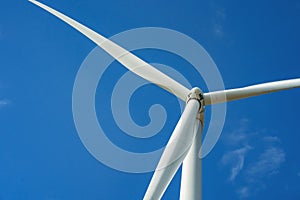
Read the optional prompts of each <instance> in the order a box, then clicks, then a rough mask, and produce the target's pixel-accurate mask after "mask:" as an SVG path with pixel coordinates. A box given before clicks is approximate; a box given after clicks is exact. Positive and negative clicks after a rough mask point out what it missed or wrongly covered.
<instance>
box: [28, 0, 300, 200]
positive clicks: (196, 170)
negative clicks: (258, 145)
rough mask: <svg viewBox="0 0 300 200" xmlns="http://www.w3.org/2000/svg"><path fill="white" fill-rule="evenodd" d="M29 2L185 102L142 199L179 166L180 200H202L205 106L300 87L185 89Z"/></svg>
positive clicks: (153, 195) (153, 198) (161, 188)
mask: <svg viewBox="0 0 300 200" xmlns="http://www.w3.org/2000/svg"><path fill="white" fill-rule="evenodd" d="M29 1H30V2H32V3H34V4H35V5H37V6H39V7H41V8H43V9H45V10H46V11H48V12H49V13H51V14H53V15H55V16H56V17H58V18H59V19H61V20H62V21H64V22H66V23H67V24H69V25H70V26H72V27H73V28H75V29H76V30H78V31H79V32H81V33H82V34H83V35H85V36H86V37H88V38H89V39H90V40H92V41H93V42H94V43H96V44H97V45H98V46H99V47H101V48H102V49H103V50H105V51H106V52H107V53H108V54H110V55H111V56H112V57H113V58H115V59H116V60H117V61H118V62H120V63H121V64H122V65H124V66H125V67H126V68H128V69H129V70H130V71H132V72H133V73H135V74H136V75H138V76H140V77H142V78H144V79H146V80H148V81H149V82H151V83H154V84H156V85H158V86H159V87H161V88H163V89H165V90H167V91H168V92H170V93H172V94H174V95H175V96H177V97H178V98H180V99H181V100H183V101H185V102H186V107H185V109H184V112H183V114H182V115H181V117H180V119H179V121H178V124H177V125H176V127H175V129H174V131H173V133H172V135H171V137H170V139H169V141H168V144H167V146H166V148H165V150H164V152H163V154H162V156H161V158H160V161H159V163H158V165H157V168H156V170H155V171H154V174H153V176H152V179H151V181H150V184H149V187H148V189H147V191H146V193H145V196H144V200H159V199H161V197H162V196H163V194H164V192H165V190H166V188H167V187H168V185H169V183H170V182H171V180H172V178H173V176H174V175H175V173H176V172H177V170H178V168H179V167H180V165H181V164H182V163H183V168H182V178H181V189H180V199H181V200H201V199H202V167H201V158H200V157H199V155H198V151H199V149H200V147H201V142H202V131H203V126H204V120H203V119H204V107H205V106H208V105H212V104H217V103H225V102H228V101H233V100H238V99H244V98H248V97H252V96H258V95H262V94H267V93H271V92H277V91H281V90H287V89H292V88H298V87H300V78H297V79H290V80H283V81H276V82H269V83H264V84H258V85H253V86H248V87H243V88H236V89H228V90H223V91H215V92H208V93H203V92H202V91H201V90H200V89H199V88H197V87H196V88H193V89H188V88H186V87H185V86H183V85H182V84H180V83H178V82H177V81H175V80H173V79H172V78H170V77H169V76H167V75H165V74H164V73H162V72H160V71H159V70H157V69H156V68H154V67H153V66H151V65H150V64H148V63H146V62H145V61H143V60H142V59H140V58H138V57H137V56H135V55H134V54H132V53H130V52H129V51H127V50H126V49H124V48H122V47H120V46H119V45H117V44H116V43H114V42H112V41H110V40H109V39H107V38H105V37H104V36H102V35H100V34H98V33H96V32H95V31H93V30H91V29H89V28H88V27H86V26H84V25H82V24H80V23H78V22H76V21H75V20H73V19H71V18H70V17H68V16H66V15H64V14H62V13H60V12H58V11H56V10H54V9H52V8H50V7H48V6H46V5H44V4H42V3H40V2H38V1H35V0H29Z"/></svg>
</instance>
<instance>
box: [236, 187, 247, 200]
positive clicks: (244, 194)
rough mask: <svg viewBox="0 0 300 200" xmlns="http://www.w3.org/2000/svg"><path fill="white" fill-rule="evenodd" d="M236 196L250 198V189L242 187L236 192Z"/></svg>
mask: <svg viewBox="0 0 300 200" xmlns="http://www.w3.org/2000/svg"><path fill="white" fill-rule="evenodd" d="M237 194H238V195H239V197H240V198H247V197H249V196H250V189H249V188H248V187H242V188H241V189H239V190H237Z"/></svg>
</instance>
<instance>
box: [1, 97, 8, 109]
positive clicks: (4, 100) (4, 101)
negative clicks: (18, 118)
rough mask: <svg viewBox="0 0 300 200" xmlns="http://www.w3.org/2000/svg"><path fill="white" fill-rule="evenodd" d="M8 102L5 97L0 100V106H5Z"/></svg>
mask: <svg viewBox="0 0 300 200" xmlns="http://www.w3.org/2000/svg"><path fill="white" fill-rule="evenodd" d="M9 103H10V102H9V101H8V100H7V99H3V100H0V108H2V107H4V106H7V105H8V104H9Z"/></svg>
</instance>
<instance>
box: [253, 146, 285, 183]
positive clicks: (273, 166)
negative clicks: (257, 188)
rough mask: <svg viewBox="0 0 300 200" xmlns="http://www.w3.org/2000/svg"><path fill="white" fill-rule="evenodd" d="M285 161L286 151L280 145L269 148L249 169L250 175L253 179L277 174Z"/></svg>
mask: <svg viewBox="0 0 300 200" xmlns="http://www.w3.org/2000/svg"><path fill="white" fill-rule="evenodd" d="M284 161H285V153H284V151H283V149H281V148H279V147H273V146H271V147H269V148H267V149H266V150H265V151H264V152H263V153H262V154H261V155H260V156H259V158H258V161H257V162H255V163H253V164H252V166H251V167H249V169H248V170H247V174H248V176H249V177H250V178H251V180H252V179H257V178H262V177H264V176H270V175H273V174H277V173H278V170H279V168H280V166H281V164H282V163H283V162H284Z"/></svg>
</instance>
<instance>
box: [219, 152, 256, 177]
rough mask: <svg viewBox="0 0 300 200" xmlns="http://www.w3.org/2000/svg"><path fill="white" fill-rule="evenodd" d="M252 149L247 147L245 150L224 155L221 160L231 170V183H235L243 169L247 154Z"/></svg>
mask: <svg viewBox="0 0 300 200" xmlns="http://www.w3.org/2000/svg"><path fill="white" fill-rule="evenodd" d="M251 149H252V147H250V146H245V147H243V148H240V149H236V150H234V151H230V152H227V153H226V154H224V155H223V157H222V160H221V162H222V164H223V165H225V166H228V165H229V166H230V168H231V174H230V177H229V180H230V181H234V180H235V178H236V176H237V175H238V174H239V172H240V171H241V170H242V169H243V167H244V162H245V156H246V153H247V152H248V151H249V150H251Z"/></svg>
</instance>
